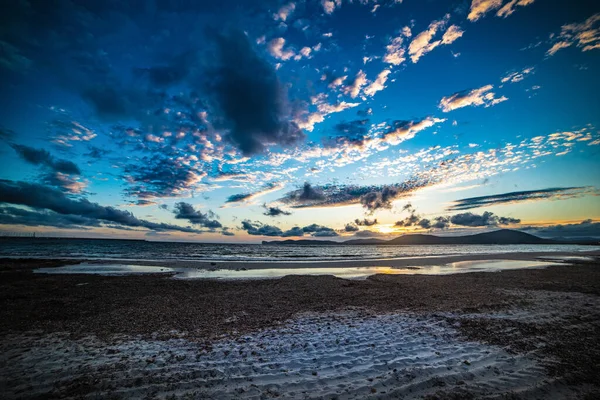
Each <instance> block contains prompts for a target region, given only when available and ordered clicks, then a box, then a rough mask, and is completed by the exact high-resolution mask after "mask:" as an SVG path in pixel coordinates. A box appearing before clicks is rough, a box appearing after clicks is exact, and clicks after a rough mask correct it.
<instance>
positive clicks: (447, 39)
mask: <svg viewBox="0 0 600 400" xmlns="http://www.w3.org/2000/svg"><path fill="white" fill-rule="evenodd" d="M449 19H450V14H446V15H445V16H444V18H442V19H440V20H438V21H433V22H432V23H431V24H429V27H428V28H427V29H426V30H424V31H423V32H421V33H419V34H418V35H416V36H415V37H414V38H413V40H412V41H411V42H410V44H409V46H408V54H409V56H410V59H411V60H412V62H413V63H417V62H418V61H419V59H420V58H421V57H422V56H424V55H425V54H427V53H429V52H430V51H432V50H433V49H435V48H436V47H438V46H440V45H448V44H451V43H453V42H454V41H456V40H457V39H458V38H460V37H461V36H462V35H463V34H464V31H463V30H462V29H461V28H460V27H459V26H457V25H452V26H450V27H449V28H448V29H447V30H446V32H445V33H444V34H443V36H442V38H441V39H438V40H433V39H434V37H435V36H436V35H437V34H438V32H439V31H441V30H442V29H444V28H445V27H446V25H447V24H448V21H449Z"/></svg>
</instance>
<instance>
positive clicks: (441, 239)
mask: <svg viewBox="0 0 600 400" xmlns="http://www.w3.org/2000/svg"><path fill="white" fill-rule="evenodd" d="M559 243H564V242H561V241H557V240H552V239H544V238H540V237H537V236H534V235H530V234H529V233H525V232H521V231H515V230H512V229H500V230H497V231H493V232H485V233H477V234H474V235H466V236H435V235H424V234H410V235H402V236H400V237H397V238H395V239H392V240H381V239H353V240H348V241H345V242H334V241H332V240H324V241H321V240H305V239H302V240H283V241H270V242H267V241H263V244H283V245H285V244H293V245H334V244H335V245H427V244H429V245H431V244H559ZM569 243H571V244H572V243H573V242H569Z"/></svg>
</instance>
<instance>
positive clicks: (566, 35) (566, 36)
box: [546, 13, 600, 56]
mask: <svg viewBox="0 0 600 400" xmlns="http://www.w3.org/2000/svg"><path fill="white" fill-rule="evenodd" d="M554 41H555V42H554V44H553V45H552V47H550V48H549V49H548V51H546V55H547V56H553V55H555V54H556V53H557V52H558V51H559V50H561V49H565V48H567V47H571V46H572V45H576V46H577V47H578V48H580V49H581V51H590V50H595V49H600V13H599V14H594V15H592V16H591V17H589V18H588V19H586V20H585V21H583V22H581V23H572V24H567V25H563V26H562V28H561V31H560V34H558V35H556V37H555V38H554Z"/></svg>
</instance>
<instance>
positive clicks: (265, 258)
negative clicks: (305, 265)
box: [0, 238, 600, 263]
mask: <svg viewBox="0 0 600 400" xmlns="http://www.w3.org/2000/svg"><path fill="white" fill-rule="evenodd" d="M0 243H1V246H0V257H7V258H44V259H58V258H60V259H83V258H85V259H95V260H130V261H169V260H171V261H175V260H176V261H198V262H202V261H228V262H265V263H268V262H286V261H289V262H294V263H297V262H315V261H319V262H323V261H332V262H334V261H355V260H357V261H358V260H382V259H402V258H417V257H418V258H424V257H444V256H459V255H474V254H480V255H482V256H483V255H489V254H504V253H506V254H509V253H532V252H544V253H546V252H549V253H550V252H561V253H574V252H585V251H597V250H600V246H590V245H574V244H535V245H531V244H519V245H501V244H498V245H488V244H486V245H470V244H461V245H384V246H378V245H353V246H348V245H343V244H340V245H328V246H320V245H285V246H282V245H274V244H229V243H228V244H224V243H221V244H218V243H190V242H150V241H141V240H140V241H132V240H119V239H113V240H96V239H62V238H61V239H49V238H44V239H28V238H18V239H12V238H11V239H0Z"/></svg>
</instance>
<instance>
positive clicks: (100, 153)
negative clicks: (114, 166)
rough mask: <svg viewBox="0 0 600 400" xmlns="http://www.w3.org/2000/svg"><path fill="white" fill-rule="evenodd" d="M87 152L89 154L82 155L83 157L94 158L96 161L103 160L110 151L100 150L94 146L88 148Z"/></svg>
mask: <svg viewBox="0 0 600 400" xmlns="http://www.w3.org/2000/svg"><path fill="white" fill-rule="evenodd" d="M88 150H89V153H86V154H84V156H86V157H91V158H95V159H98V160H100V159H103V158H105V157H106V156H107V155H108V154H110V150H107V149H101V148H100V147H96V146H89V147H88Z"/></svg>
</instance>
